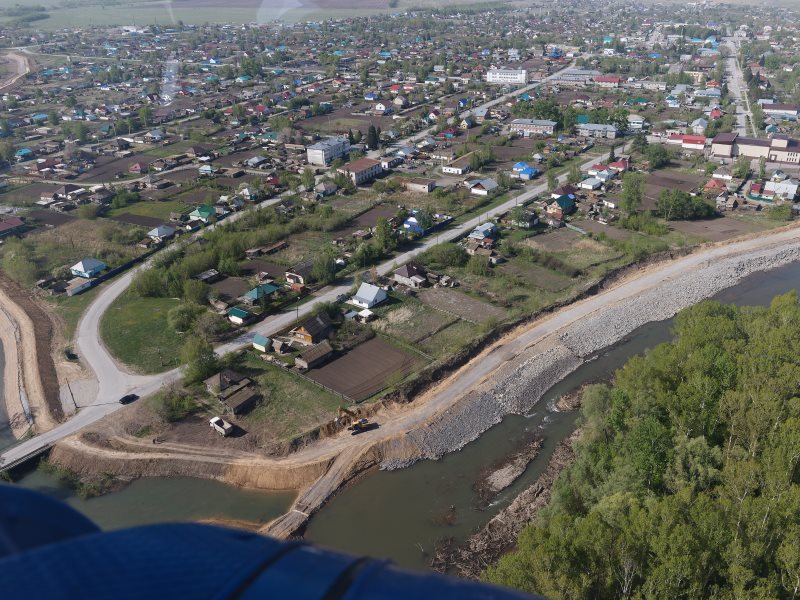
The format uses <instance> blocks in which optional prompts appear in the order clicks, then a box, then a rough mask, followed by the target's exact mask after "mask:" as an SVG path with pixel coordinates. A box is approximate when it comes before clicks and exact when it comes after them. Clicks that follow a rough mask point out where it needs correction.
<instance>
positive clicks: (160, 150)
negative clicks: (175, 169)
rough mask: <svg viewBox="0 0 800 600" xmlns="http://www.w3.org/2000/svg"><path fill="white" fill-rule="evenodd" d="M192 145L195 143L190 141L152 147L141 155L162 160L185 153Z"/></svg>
mask: <svg viewBox="0 0 800 600" xmlns="http://www.w3.org/2000/svg"><path fill="white" fill-rule="evenodd" d="M193 144H195V142H193V141H191V140H181V141H180V142H175V143H174V144H170V145H168V146H154V147H152V148H149V149H148V150H146V151H145V152H144V153H143V155H144V156H154V157H155V158H164V157H167V156H173V155H175V154H181V153H183V152H186V149H187V148H189V147H191V146H192V145H193Z"/></svg>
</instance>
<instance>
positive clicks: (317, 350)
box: [294, 340, 333, 369]
mask: <svg viewBox="0 0 800 600" xmlns="http://www.w3.org/2000/svg"><path fill="white" fill-rule="evenodd" d="M332 355H333V347H332V346H331V344H330V342H328V340H323V341H321V342H320V343H319V344H317V345H316V346H311V348H309V349H307V350H305V351H303V352H302V353H301V354H300V356H298V357H297V358H295V359H294V365H295V366H296V367H297V368H299V369H313V368H314V367H316V366H318V365H321V364H323V363H324V362H326V361H327V360H328V359H330V357H331V356H332Z"/></svg>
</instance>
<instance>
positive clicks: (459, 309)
mask: <svg viewBox="0 0 800 600" xmlns="http://www.w3.org/2000/svg"><path fill="white" fill-rule="evenodd" d="M419 297H420V299H421V300H422V301H423V302H425V303H426V304H430V305H431V306H433V307H434V308H437V309H439V310H443V311H445V312H447V313H450V314H452V315H456V316H458V317H461V318H462V319H466V320H467V321H471V322H473V323H480V322H481V321H485V320H486V319H490V318H497V319H500V318H502V317H504V316H505V311H503V309H502V308H498V307H497V306H492V305H491V304H489V303H487V302H482V301H481V300H478V299H477V298H473V297H472V296H468V295H467V294H463V293H461V292H459V291H457V290H453V289H447V288H428V289H424V290H421V291H420V293H419Z"/></svg>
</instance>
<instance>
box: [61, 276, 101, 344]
mask: <svg viewBox="0 0 800 600" xmlns="http://www.w3.org/2000/svg"><path fill="white" fill-rule="evenodd" d="M102 287H103V285H98V286H96V287H93V288H92V289H90V290H88V291H86V292H83V293H82V294H78V295H77V296H67V295H63V296H53V297H51V298H50V299H49V300H50V302H51V304H52V305H53V308H54V309H55V311H56V312H57V313H58V314H59V315H61V318H62V319H64V324H65V330H64V337H65V339H66V340H67V342H71V341H72V338H73V337H74V335H75V328H76V327H77V326H78V321H79V320H80V318H81V315H82V314H83V313H84V311H85V310H86V307H87V306H89V304H91V303H92V300H94V299H95V297H97V294H98V293H99V290H100V289H102Z"/></svg>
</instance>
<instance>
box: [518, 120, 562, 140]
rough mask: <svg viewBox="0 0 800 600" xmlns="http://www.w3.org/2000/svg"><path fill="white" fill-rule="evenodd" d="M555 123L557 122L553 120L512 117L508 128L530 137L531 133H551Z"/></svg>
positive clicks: (553, 130)
mask: <svg viewBox="0 0 800 600" xmlns="http://www.w3.org/2000/svg"><path fill="white" fill-rule="evenodd" d="M556 125H558V123H556V122H555V121H547V120H543V119H514V120H513V121H511V125H509V129H510V130H511V131H512V132H514V133H518V134H519V135H524V136H525V137H530V136H532V135H553V133H554V132H555V130H556Z"/></svg>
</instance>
